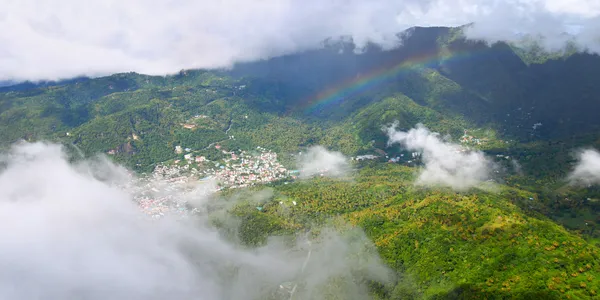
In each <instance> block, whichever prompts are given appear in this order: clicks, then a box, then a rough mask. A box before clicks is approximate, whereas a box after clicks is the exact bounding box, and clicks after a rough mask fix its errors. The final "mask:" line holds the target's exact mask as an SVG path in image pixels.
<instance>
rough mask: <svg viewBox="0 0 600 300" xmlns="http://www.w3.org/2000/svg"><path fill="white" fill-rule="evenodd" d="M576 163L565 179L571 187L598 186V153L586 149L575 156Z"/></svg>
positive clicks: (599, 153)
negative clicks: (576, 158) (576, 157)
mask: <svg viewBox="0 0 600 300" xmlns="http://www.w3.org/2000/svg"><path fill="white" fill-rule="evenodd" d="M577 156H578V162H577V164H576V165H575V168H574V169H573V171H572V172H571V173H570V174H569V176H568V177H567V179H568V181H569V183H571V184H572V185H584V186H589V185H598V184H600V152H598V151H596V150H594V149H587V150H583V151H581V152H579V153H578V154H577Z"/></svg>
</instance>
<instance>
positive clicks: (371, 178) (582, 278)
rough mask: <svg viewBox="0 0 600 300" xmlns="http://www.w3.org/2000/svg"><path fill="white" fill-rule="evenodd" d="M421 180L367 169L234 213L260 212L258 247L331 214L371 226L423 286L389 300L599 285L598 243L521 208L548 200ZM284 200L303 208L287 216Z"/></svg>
mask: <svg viewBox="0 0 600 300" xmlns="http://www.w3.org/2000/svg"><path fill="white" fill-rule="evenodd" d="M413 174H414V170H413V169H411V168H408V167H403V166H399V165H394V164H386V165H383V166H374V167H365V168H363V169H361V171H360V173H359V174H357V176H356V177H355V178H354V180H353V181H344V180H342V181H340V180H330V179H320V178H319V179H313V180H311V181H305V182H299V183H295V184H291V185H277V186H275V194H274V196H273V197H272V198H271V199H270V200H269V201H268V202H266V203H264V204H262V205H263V206H264V208H263V210H262V211H258V210H256V209H255V208H254V207H253V206H252V205H245V204H242V205H240V206H238V207H237V208H236V209H235V210H236V211H237V214H238V215H239V216H246V217H245V220H248V216H255V217H253V218H250V219H251V220H252V221H251V222H253V223H245V225H244V227H243V228H244V232H243V234H242V235H243V236H244V237H245V239H246V240H247V242H249V243H252V244H256V243H257V242H258V241H260V240H262V241H263V242H264V238H265V237H266V236H268V235H272V234H284V233H286V232H290V231H294V230H298V229H302V228H312V227H314V226H317V227H318V226H321V225H323V224H328V222H329V220H330V219H332V218H335V219H340V220H343V221H344V222H348V223H350V224H353V225H357V226H360V227H362V228H364V230H365V231H366V233H367V235H368V236H369V237H370V238H371V239H372V240H373V241H374V243H375V245H376V246H377V248H378V250H379V253H380V255H381V256H382V258H383V259H384V260H385V261H386V263H387V264H388V265H389V266H390V267H391V268H393V269H394V270H395V271H396V272H398V273H399V274H403V275H404V276H405V277H408V278H412V279H413V280H414V282H413V283H412V284H411V285H410V286H409V288H408V289H407V286H406V284H407V283H406V282H400V283H399V287H398V288H396V291H395V292H394V291H392V292H390V291H388V292H383V294H384V295H385V296H384V297H385V298H386V299H405V298H404V297H406V296H407V294H402V295H400V294H399V293H400V291H401V290H403V289H404V292H405V293H408V294H409V295H410V294H413V295H420V296H421V297H424V298H427V299H440V298H444V299H446V298H447V299H454V298H456V297H459V298H466V299H476V298H482V297H488V298H503V297H512V298H540V299H542V298H543V299H562V298H565V297H567V298H569V297H571V298H572V299H581V298H589V297H593V296H595V295H596V293H597V292H598V290H599V289H600V280H599V279H598V276H600V267H599V266H600V257H599V253H598V251H599V249H598V247H597V246H594V245H591V244H590V243H589V242H587V241H586V240H584V239H583V238H581V237H578V236H576V235H574V234H572V233H570V232H568V231H567V230H566V229H564V228H563V227H561V226H560V225H557V224H555V223H553V222H552V221H551V220H549V219H547V218H545V217H544V216H542V215H540V214H537V213H535V212H531V211H524V210H523V209H521V208H520V202H522V201H527V202H532V200H528V199H529V198H534V199H538V197H539V195H537V194H534V193H531V192H527V191H524V190H519V189H514V188H509V187H506V186H501V187H499V189H500V190H499V191H497V192H484V191H481V190H473V191H470V192H466V193H455V192H452V191H446V190H424V189H418V188H415V187H414V186H413V185H412V179H413ZM242 198H243V197H242ZM280 201H284V203H286V205H289V203H291V202H292V201H295V202H296V203H297V205H295V206H292V205H289V207H288V208H287V210H285V212H283V211H282V209H281V206H282V205H281V204H280V203H279V202H280ZM533 201H538V200H533ZM246 222H250V221H246ZM315 224H317V225H315ZM318 224H321V225H318ZM386 293H387V294H386Z"/></svg>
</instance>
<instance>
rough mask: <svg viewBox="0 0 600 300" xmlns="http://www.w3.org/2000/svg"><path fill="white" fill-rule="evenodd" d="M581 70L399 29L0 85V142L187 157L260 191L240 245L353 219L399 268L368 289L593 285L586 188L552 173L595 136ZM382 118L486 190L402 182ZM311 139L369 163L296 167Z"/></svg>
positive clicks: (517, 290) (579, 291)
mask: <svg viewBox="0 0 600 300" xmlns="http://www.w3.org/2000/svg"><path fill="white" fill-rule="evenodd" d="M596 78H600V57H598V56H596V55H591V54H585V53H577V52H576V51H575V50H574V49H569V50H565V51H564V52H559V53H547V52H544V51H542V50H541V49H540V48H539V47H537V46H536V45H535V43H533V44H532V43H529V44H520V45H516V44H507V43H496V44H493V45H487V44H485V43H483V42H477V41H470V40H466V39H464V37H463V36H462V33H461V29H460V28H414V29H412V30H411V31H410V35H409V36H408V37H407V38H406V39H405V40H404V41H403V46H402V47H399V48H397V49H393V50H390V51H384V50H382V49H379V48H378V47H377V46H375V45H373V46H370V47H369V48H368V49H366V50H365V51H364V52H361V53H356V52H355V49H354V47H353V45H352V43H351V41H346V42H331V41H328V42H327V43H325V45H324V47H323V48H322V49H319V50H313V51H307V52H303V53H297V54H290V55H287V56H283V57H277V58H273V59H270V60H265V61H258V62H252V63H244V64H239V65H236V66H234V68H233V69H231V70H182V71H181V72H180V73H179V74H176V75H171V76H164V77H161V76H147V75H142V74H136V73H124V74H114V75H111V76H106V77H100V78H78V79H74V80H70V81H64V82H55V83H43V84H38V85H36V84H31V83H26V84H22V85H14V86H6V87H1V88H0V126H2V128H4V130H2V131H0V141H2V147H4V148H6V147H8V146H9V145H10V144H12V143H14V142H17V141H19V140H22V139H24V140H27V141H39V140H47V141H53V142H58V143H61V144H64V145H65V146H66V149H68V150H69V151H71V152H73V153H75V154H77V155H80V154H84V155H95V154H98V153H101V154H105V155H106V156H108V157H110V158H111V159H113V160H115V161H117V162H119V163H121V164H124V165H126V166H127V167H129V168H131V169H132V170H135V171H136V172H138V173H139V174H150V173H152V172H154V174H156V173H157V172H163V173H169V174H171V173H173V174H175V173H177V172H179V171H181V170H185V171H186V172H188V171H189V172H192V173H193V176H196V177H198V178H199V179H201V178H204V177H209V176H215V177H218V178H220V179H222V180H223V181H226V182H228V184H225V185H224V186H225V187H232V186H233V187H238V188H240V189H235V190H234V189H227V188H224V190H223V191H222V193H221V194H220V195H221V196H223V197H228V196H230V195H232V194H235V195H238V197H239V198H240V199H242V200H244V199H246V200H247V199H250V198H252V197H251V194H252V193H254V192H258V191H261V190H262V189H263V188H265V186H264V185H263V184H266V185H267V186H268V187H269V188H270V189H272V192H273V195H272V197H269V198H268V199H266V200H265V201H264V203H262V204H261V206H260V209H257V208H256V206H255V205H253V204H251V203H249V202H251V201H249V200H248V201H249V202H244V201H242V204H239V205H237V206H235V207H233V208H232V212H233V213H234V214H236V215H237V216H238V217H239V218H241V220H243V222H241V225H240V228H239V232H240V240H242V241H243V243H244V245H246V246H249V247H253V246H257V245H262V244H264V242H265V240H266V237H267V236H272V235H289V234H292V233H294V232H297V231H299V230H308V229H310V228H313V227H320V226H324V225H325V224H329V223H331V222H334V223H335V222H342V223H345V224H351V225H354V226H359V227H361V228H363V229H364V230H365V232H366V234H367V236H368V237H369V238H371V239H372V240H373V242H374V243H375V245H376V246H377V250H378V252H379V254H380V255H381V256H382V258H383V259H384V261H385V262H386V264H387V265H388V266H389V267H391V268H392V269H393V270H394V271H395V272H397V273H398V274H402V275H403V276H405V277H406V280H402V281H400V282H399V283H398V284H397V285H395V286H394V287H392V288H391V289H390V288H388V287H382V286H373V287H372V293H373V294H374V295H375V296H377V297H380V298H384V299H405V298H406V297H408V298H411V297H412V298H456V297H459V296H461V297H464V298H482V297H517V298H518V297H530V298H531V297H537V298H539V297H544V298H556V299H558V298H562V297H563V296H567V297H572V298H587V297H594V296H595V295H596V293H597V292H598V290H599V289H600V280H598V278H597V277H598V276H599V274H600V269H599V268H600V267H599V266H600V258H599V257H598V246H597V244H596V238H597V237H598V232H596V230H595V228H596V226H597V225H596V222H598V220H597V219H596V217H595V215H596V214H597V212H598V209H600V207H598V205H597V203H598V201H597V199H598V197H599V195H600V191H599V190H598V189H597V188H595V187H588V188H573V187H569V186H566V185H565V181H564V178H565V176H566V174H567V172H568V171H569V170H570V168H571V166H572V165H573V162H574V158H573V156H572V152H573V151H574V150H575V149H578V148H580V147H597V148H600V136H598V132H599V131H598V129H599V126H600V119H598V118H597V112H598V111H600V101H599V99H598V97H600V86H598V85H597V84H596V81H597V80H596ZM393 122H396V124H397V127H398V129H400V130H408V129H411V128H413V127H415V126H416V125H417V124H419V123H421V124H424V125H425V126H426V127H427V128H429V129H430V130H431V131H434V132H438V133H440V135H441V136H448V137H449V139H450V140H452V141H453V142H454V143H456V144H460V145H463V146H465V147H469V148H470V149H473V150H481V151H483V152H484V153H485V154H486V155H487V156H489V157H491V158H492V159H493V160H494V161H496V162H497V163H498V164H499V165H501V166H503V167H504V168H503V169H502V172H501V173H500V171H499V173H498V175H497V176H496V178H494V180H495V182H496V184H497V185H498V186H497V189H498V190H497V191H486V190H481V189H471V190H468V191H463V192H456V191H452V190H449V189H444V188H420V187H415V186H414V185H413V184H412V183H413V182H414V180H415V176H414V173H415V172H416V171H417V170H418V168H419V164H418V163H417V162H415V161H416V160H415V159H413V158H414V157H415V156H411V154H412V153H411V151H408V150H406V149H402V148H400V147H398V146H389V145H388V137H387V136H386V134H385V132H384V131H383V130H382V128H383V127H384V126H388V125H390V124H391V123H393ZM314 145H322V146H324V147H326V148H328V149H330V150H333V151H339V152H341V153H342V154H344V155H346V156H348V157H353V158H356V157H362V158H365V157H369V158H373V159H365V160H364V161H359V160H355V161H353V164H352V166H353V168H355V169H356V175H355V176H354V177H353V178H345V179H347V180H342V179H339V180H334V179H327V178H325V177H318V178H314V179H310V180H295V177H293V176H294V175H293V174H295V173H293V171H294V170H295V169H296V167H297V166H296V162H297V158H298V156H299V155H300V152H302V151H305V149H307V148H308V147H310V146H314ZM77 155H74V156H77ZM513 161H514V162H518V163H519V166H520V168H519V169H518V170H517V169H516V168H515V167H514V165H515V164H512V162H513ZM177 176H179V173H177ZM242 188H244V189H242ZM236 193H239V194H236ZM249 195H250V196H249ZM292 201H293V202H292ZM289 203H294V204H293V205H290V204H289ZM284 204H286V207H287V206H289V207H290V210H287V213H286V214H282V213H281V210H280V209H278V207H281V205H284ZM567 211H568V213H567Z"/></svg>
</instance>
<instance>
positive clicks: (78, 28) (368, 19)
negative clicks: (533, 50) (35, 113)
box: [0, 0, 600, 80]
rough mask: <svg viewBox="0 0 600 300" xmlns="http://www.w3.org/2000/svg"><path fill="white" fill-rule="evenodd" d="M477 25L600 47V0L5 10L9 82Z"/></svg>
mask: <svg viewBox="0 0 600 300" xmlns="http://www.w3.org/2000/svg"><path fill="white" fill-rule="evenodd" d="M471 22H474V23H475V25H474V26H473V27H472V28H470V29H469V30H468V32H467V34H468V36H469V37H471V38H477V39H484V40H488V41H497V40H506V39H508V40H512V39H515V38H516V36H515V33H519V34H530V35H533V36H538V35H543V36H545V39H544V40H543V43H544V44H545V45H546V46H552V47H557V46H560V45H562V43H563V42H564V41H566V39H567V38H569V37H567V36H565V35H564V34H563V33H564V32H570V33H572V34H574V35H575V37H574V39H575V40H576V41H577V42H578V43H579V44H580V45H581V46H583V47H586V48H587V49H589V50H590V51H594V52H598V51H600V43H599V41H598V39H599V38H600V33H599V32H600V30H599V29H600V2H598V1H596V0H572V1H571V0H507V1H497V0H399V1H398V0H376V1H361V0H346V1H320V0H262V1H244V0H223V1H192V0H168V1H157V2H152V3H148V2H147V1H143V0H130V1H117V0H90V1H85V2H82V1H74V0H66V1H42V0H7V1H4V2H3V9H2V11H1V12H0V26H2V28H10V30H3V31H2V32H0V45H2V46H0V80H12V79H14V80H23V79H28V80H40V79H59V78H70V77H73V76H78V75H89V76H97V75H106V74H111V73H116V72H129V71H135V72H140V73H145V74H153V75H163V74H167V73H174V72H177V71H179V70H180V69H190V68H214V67H227V66H230V65H231V64H232V63H234V62H240V61H249V60H257V59H264V58H268V57H272V56H277V55H282V54H285V53H290V52H297V51H302V50H306V49H310V48H315V47H318V46H319V45H320V44H321V42H322V41H323V40H324V39H327V38H331V37H334V38H335V37H339V36H351V37H352V38H353V39H354V41H355V42H356V43H357V45H358V46H359V47H361V46H364V45H365V44H366V43H367V42H373V43H377V44H380V45H382V46H384V47H386V48H390V47H394V46H397V45H398V44H399V41H398V40H397V38H396V34H397V33H399V32H401V31H403V30H405V29H407V28H410V27H412V26H459V25H464V24H467V23H471Z"/></svg>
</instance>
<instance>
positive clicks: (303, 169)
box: [298, 146, 350, 178]
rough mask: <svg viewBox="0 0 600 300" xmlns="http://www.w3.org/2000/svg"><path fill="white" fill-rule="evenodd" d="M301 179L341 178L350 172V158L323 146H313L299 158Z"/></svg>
mask: <svg viewBox="0 0 600 300" xmlns="http://www.w3.org/2000/svg"><path fill="white" fill-rule="evenodd" d="M298 166H299V168H300V169H299V170H300V177H301V178H310V177H314V176H318V175H321V176H327V177H341V176H345V175H347V174H348V173H349V172H350V164H349V163H348V158H347V157H345V156H344V155H343V154H342V153H340V152H335V151H329V150H327V149H325V147H323V146H313V147H310V148H309V149H308V151H307V152H306V153H303V154H302V155H300V156H299V157H298Z"/></svg>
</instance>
